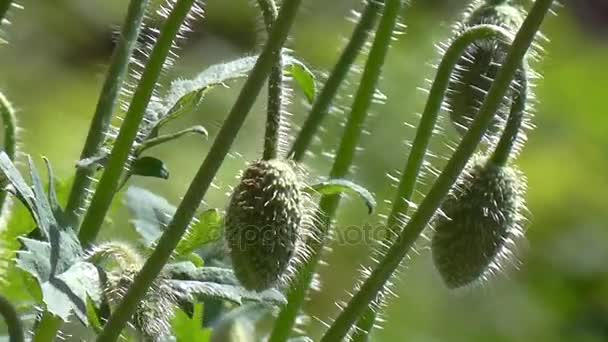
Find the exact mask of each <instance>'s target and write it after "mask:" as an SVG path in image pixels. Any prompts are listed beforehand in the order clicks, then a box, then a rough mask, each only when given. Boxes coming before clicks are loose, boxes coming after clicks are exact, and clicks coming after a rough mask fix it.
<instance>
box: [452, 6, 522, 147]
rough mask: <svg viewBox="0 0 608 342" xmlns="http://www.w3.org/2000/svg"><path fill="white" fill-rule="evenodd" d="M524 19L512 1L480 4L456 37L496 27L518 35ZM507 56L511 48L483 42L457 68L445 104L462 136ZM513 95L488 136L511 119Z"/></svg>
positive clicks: (469, 50) (506, 99)
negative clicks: (473, 29)
mask: <svg viewBox="0 0 608 342" xmlns="http://www.w3.org/2000/svg"><path fill="white" fill-rule="evenodd" d="M523 19H524V12H523V9H521V8H520V7H518V6H515V5H512V4H510V1H500V2H497V3H496V4H492V3H491V2H490V3H485V2H484V1H477V2H475V3H474V4H473V5H472V6H471V9H470V10H469V11H468V13H466V15H465V18H464V20H463V22H462V23H460V24H458V25H457V27H456V34H457V35H460V34H462V33H463V32H465V31H466V30H467V29H469V28H471V27H474V26H476V25H482V24H489V25H496V26H499V27H501V28H503V29H505V30H507V31H509V32H512V33H513V34H515V33H516V32H517V30H518V28H519V26H520V25H521V24H522V22H523ZM507 52H508V48H507V46H505V44H504V43H503V42H500V41H498V40H496V39H483V40H479V41H477V42H475V43H473V44H471V45H470V46H469V47H468V48H467V49H466V51H465V53H464V54H463V56H462V57H461V58H460V60H459V61H458V63H457V64H456V68H455V70H454V73H453V75H452V80H451V81H450V84H449V88H448V89H449V90H448V92H447V94H446V104H447V105H448V107H449V109H450V119H451V121H452V123H453V124H454V125H455V126H456V128H457V130H458V131H459V132H460V133H462V134H464V132H466V130H467V129H468V127H469V126H470V125H471V122H472V121H473V119H475V116H476V114H477V112H478V111H479V108H480V107H481V105H482V103H483V102H484V100H485V97H486V94H487V93H488V91H489V90H490V87H491V86H492V83H493V82H494V79H495V78H496V76H497V74H498V70H499V69H500V66H501V65H502V64H503V63H504V61H505V59H506V57H507ZM513 91H514V90H513V89H510V90H509V91H508V92H507V93H506V94H505V96H504V97H503V101H502V103H501V104H500V106H499V108H498V110H497V113H496V114H497V115H496V116H495V118H494V121H493V122H492V124H491V126H490V128H489V130H488V134H489V135H493V134H496V133H497V132H499V131H500V127H502V125H501V123H502V122H504V121H505V120H506V118H507V116H508V115H509V111H510V107H511V102H512V97H513Z"/></svg>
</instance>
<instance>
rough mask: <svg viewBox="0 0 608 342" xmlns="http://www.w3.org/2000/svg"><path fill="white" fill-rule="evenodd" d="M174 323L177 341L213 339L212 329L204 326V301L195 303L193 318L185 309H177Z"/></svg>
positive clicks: (191, 341) (188, 341) (204, 341)
mask: <svg viewBox="0 0 608 342" xmlns="http://www.w3.org/2000/svg"><path fill="white" fill-rule="evenodd" d="M172 325H173V335H174V336H175V339H176V341H177V342H209V341H211V330H210V329H205V328H203V303H195V304H194V313H193V315H192V318H190V316H188V314H187V313H185V312H184V311H183V310H181V309H179V308H178V309H176V310H175V317H174V318H173V324H172Z"/></svg>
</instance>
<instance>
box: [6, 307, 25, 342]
mask: <svg viewBox="0 0 608 342" xmlns="http://www.w3.org/2000/svg"><path fill="white" fill-rule="evenodd" d="M0 315H2V317H4V322H5V323H6V326H7V327H8V336H9V338H10V339H9V341H10V342H23V341H25V339H24V336H23V325H22V324H21V320H20V319H19V315H18V314H17V311H16V310H15V307H13V305H12V304H11V303H10V302H9V301H8V300H7V299H6V298H4V297H3V296H0Z"/></svg>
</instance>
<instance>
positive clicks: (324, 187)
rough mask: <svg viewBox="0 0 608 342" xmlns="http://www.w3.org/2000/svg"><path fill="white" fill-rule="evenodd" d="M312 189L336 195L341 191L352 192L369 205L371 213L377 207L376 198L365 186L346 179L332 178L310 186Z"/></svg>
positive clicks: (324, 193)
mask: <svg viewBox="0 0 608 342" xmlns="http://www.w3.org/2000/svg"><path fill="white" fill-rule="evenodd" d="M310 188H311V190H312V191H314V192H317V193H320V194H321V195H336V194H341V193H352V194H355V195H357V196H359V197H360V198H361V199H362V200H363V201H364V202H365V205H366V206H367V209H368V212H369V213H370V214H371V213H373V212H374V209H375V208H376V199H375V198H374V196H373V195H372V194H371V193H370V192H369V191H368V190H367V189H365V188H364V187H362V186H360V185H357V184H355V183H353V182H351V181H348V180H345V179H330V180H327V181H324V182H321V183H318V184H315V185H313V186H311V187H310Z"/></svg>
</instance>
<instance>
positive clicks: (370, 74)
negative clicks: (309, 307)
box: [270, 0, 402, 342]
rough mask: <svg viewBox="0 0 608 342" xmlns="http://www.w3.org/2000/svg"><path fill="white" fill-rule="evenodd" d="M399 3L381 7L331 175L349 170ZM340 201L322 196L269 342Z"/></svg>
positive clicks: (294, 304)
mask: <svg viewBox="0 0 608 342" xmlns="http://www.w3.org/2000/svg"><path fill="white" fill-rule="evenodd" d="M401 5H402V2H401V0H390V1H387V3H386V5H385V7H384V12H383V14H382V19H381V20H380V24H379V26H378V31H377V32H376V37H375V39H374V42H373V44H372V48H371V50H370V53H369V58H368V60H367V62H366V64H365V69H364V71H363V75H362V77H361V83H360V86H359V89H358V90H357V94H356V96H355V100H354V102H353V108H352V111H351V113H350V116H349V117H348V122H347V123H346V127H345V129H344V134H343V136H342V141H341V142H340V146H339V148H338V152H337V153H336V159H335V161H334V164H333V167H332V169H331V171H330V178H342V177H344V176H346V174H347V173H348V170H349V169H350V166H351V164H352V161H353V158H354V156H355V151H356V149H357V145H358V144H359V138H360V136H361V132H362V131H363V124H364V122H365V119H366V118H367V114H368V112H369V108H370V106H371V103H372V97H373V95H374V92H375V91H376V85H377V84H378V79H379V78H380V73H381V71H382V67H383V65H384V61H385V58H386V55H387V52H388V49H389V46H390V42H391V39H392V35H393V31H394V29H395V26H396V24H397V18H398V16H399V12H400V10H401ZM339 201H340V196H339V195H331V196H323V198H322V199H321V202H320V204H319V207H320V212H321V215H320V217H322V218H323V219H322V220H323V222H322V223H321V225H320V227H319V232H318V234H317V235H318V236H315V238H313V239H309V241H307V245H308V247H309V248H310V256H309V259H308V260H307V262H306V263H305V264H303V265H302V266H301V267H302V268H301V270H300V271H299V272H298V278H297V279H296V281H295V283H294V284H293V285H292V287H291V289H290V291H289V294H288V297H287V299H288V303H287V305H286V306H285V308H284V309H283V310H282V311H281V313H280V314H279V318H278V319H277V322H276V323H275V328H274V330H273V332H272V335H271V337H270V342H277V341H285V340H287V338H288V337H289V334H290V333H291V330H292V328H293V324H294V322H295V319H296V316H297V314H298V312H299V310H300V307H301V305H302V303H303V301H304V297H305V295H306V292H307V290H308V288H309V286H310V281H311V279H312V276H313V274H314V271H315V269H316V267H317V264H318V263H319V260H320V258H321V252H322V249H323V245H324V243H325V238H326V235H327V232H328V230H329V229H330V226H331V220H332V218H333V216H334V214H335V211H336V209H337V207H338V204H339Z"/></svg>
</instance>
